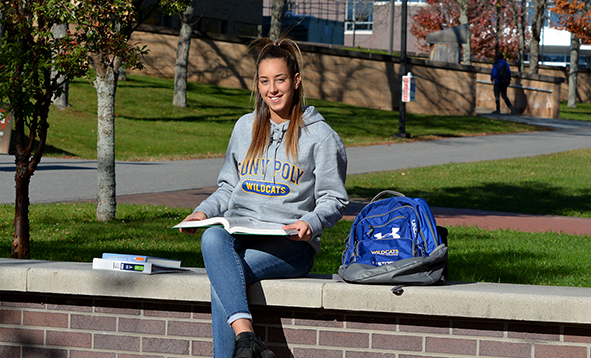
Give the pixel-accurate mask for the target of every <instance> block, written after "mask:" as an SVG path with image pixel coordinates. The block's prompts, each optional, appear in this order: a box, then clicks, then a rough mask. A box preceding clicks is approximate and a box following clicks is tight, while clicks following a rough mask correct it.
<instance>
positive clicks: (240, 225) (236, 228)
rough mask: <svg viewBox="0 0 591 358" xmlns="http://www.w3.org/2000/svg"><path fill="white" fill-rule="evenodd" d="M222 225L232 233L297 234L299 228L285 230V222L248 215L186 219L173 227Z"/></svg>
mask: <svg viewBox="0 0 591 358" xmlns="http://www.w3.org/2000/svg"><path fill="white" fill-rule="evenodd" d="M215 225H221V226H223V227H224V228H225V229H226V231H228V232H229V233H231V234H251V235H294V234H296V235H297V230H288V231H286V230H283V229H282V228H281V227H282V226H283V224H277V223H270V222H262V221H257V220H254V219H251V218H247V217H229V218H224V217H213V218H209V219H205V220H200V221H184V222H181V223H180V224H178V225H175V226H173V228H194V227H209V226H215Z"/></svg>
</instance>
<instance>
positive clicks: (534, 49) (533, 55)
mask: <svg viewBox="0 0 591 358" xmlns="http://www.w3.org/2000/svg"><path fill="white" fill-rule="evenodd" d="M545 17H546V0H534V17H533V19H532V24H531V41H530V43H529V73H538V70H539V67H540V66H539V63H538V61H539V59H540V34H541V32H542V27H543V26H544V19H545Z"/></svg>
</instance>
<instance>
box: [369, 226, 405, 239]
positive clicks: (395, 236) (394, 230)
mask: <svg viewBox="0 0 591 358" xmlns="http://www.w3.org/2000/svg"><path fill="white" fill-rule="evenodd" d="M398 231H400V229H399V228H397V227H393V228H392V233H389V234H386V235H383V234H382V233H381V232H378V233H377V234H375V235H374V236H373V237H375V238H376V240H382V239H387V238H389V237H391V238H393V239H400V235H398Z"/></svg>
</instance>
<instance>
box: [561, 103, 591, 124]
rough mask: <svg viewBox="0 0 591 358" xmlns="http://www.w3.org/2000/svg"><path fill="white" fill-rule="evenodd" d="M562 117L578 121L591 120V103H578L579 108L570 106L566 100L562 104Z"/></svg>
mask: <svg viewBox="0 0 591 358" xmlns="http://www.w3.org/2000/svg"><path fill="white" fill-rule="evenodd" d="M560 118H561V119H572V120H576V121H591V103H577V108H568V106H567V103H566V102H562V103H561V104H560Z"/></svg>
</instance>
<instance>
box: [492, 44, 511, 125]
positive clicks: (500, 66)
mask: <svg viewBox="0 0 591 358" xmlns="http://www.w3.org/2000/svg"><path fill="white" fill-rule="evenodd" d="M490 81H491V82H492V84H493V91H494V94H495V105H496V108H497V109H496V110H495V111H494V112H492V113H501V98H500V97H501V96H502V97H503V100H504V101H505V104H506V105H507V107H509V109H510V110H511V114H515V111H514V110H513V105H512V104H511V101H510V100H509V97H507V88H508V87H509V85H510V84H511V68H510V67H509V64H507V61H505V57H504V56H503V54H502V53H500V52H497V54H496V55H495V63H494V65H493V68H492V71H491V73H490Z"/></svg>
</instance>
